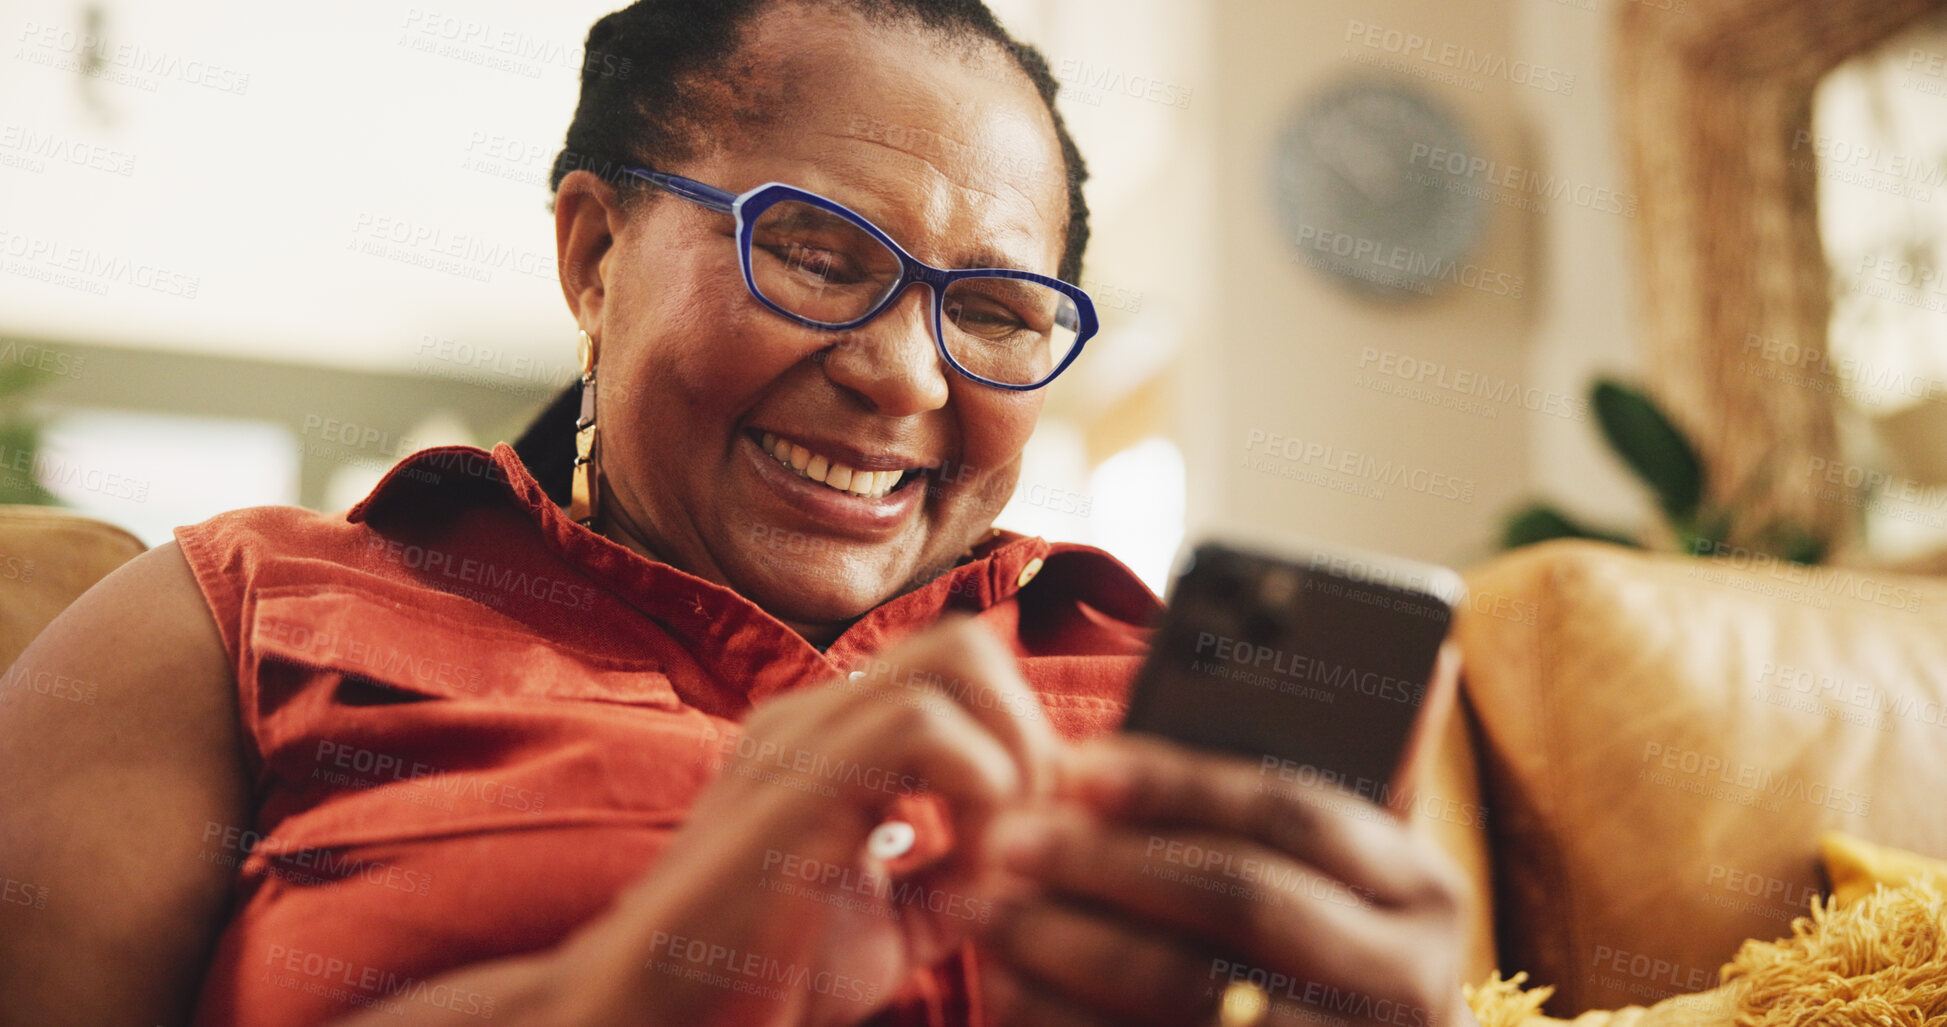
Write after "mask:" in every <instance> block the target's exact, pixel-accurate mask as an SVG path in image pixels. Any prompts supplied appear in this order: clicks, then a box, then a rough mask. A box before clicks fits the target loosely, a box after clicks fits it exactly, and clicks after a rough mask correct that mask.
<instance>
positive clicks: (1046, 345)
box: [623, 167, 1098, 391]
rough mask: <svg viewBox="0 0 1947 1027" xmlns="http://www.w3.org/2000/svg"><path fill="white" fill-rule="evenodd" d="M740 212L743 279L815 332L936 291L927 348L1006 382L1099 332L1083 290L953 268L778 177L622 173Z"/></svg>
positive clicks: (1044, 367)
mask: <svg viewBox="0 0 1947 1027" xmlns="http://www.w3.org/2000/svg"><path fill="white" fill-rule="evenodd" d="M623 170H625V171H627V172H628V173H630V174H632V175H634V176H636V177H637V178H640V179H642V180H644V181H646V182H648V183H649V184H650V185H653V186H655V187H656V188H658V189H661V190H663V191H665V192H668V193H673V194H675V195H677V196H681V197H682V198H684V199H686V200H689V201H690V202H692V203H697V204H701V205H703V206H705V207H708V208H710V209H711V210H717V211H722V212H724V213H726V214H730V215H732V216H734V217H735V218H736V219H737V252H738V259H739V261H740V263H741V264H742V265H743V271H744V285H745V287H746V288H748V289H749V290H750V294H751V295H752V296H753V297H755V298H756V299H757V301H758V302H759V303H762V304H764V305H765V306H767V307H769V308H771V309H772V310H774V311H776V312H777V313H779V314H781V315H783V316H784V317H787V318H789V319H791V320H793V321H796V322H797V323H799V324H802V325H808V326H810V327H813V328H822V329H825V330H828V331H845V330H848V329H852V328H857V327H859V326H860V325H863V324H865V323H866V322H868V321H871V320H872V319H873V318H875V317H878V316H879V315H880V314H882V313H884V312H885V311H886V309H887V308H888V307H891V306H892V305H893V303H894V302H895V301H896V300H898V298H899V297H900V296H901V295H902V294H903V293H904V292H905V291H906V289H907V287H909V286H911V285H913V284H915V283H918V284H921V285H925V286H926V287H927V291H928V292H930V293H932V295H933V345H934V347H935V348H936V349H938V350H939V353H940V359H942V360H944V361H946V363H947V365H948V366H949V367H952V368H953V369H954V370H955V371H957V372H959V373H960V374H963V375H965V376H967V377H968V378H971V379H973V380H974V381H977V382H980V383H981V384H983V385H992V386H994V387H996V388H1001V389H1014V390H1017V391H1026V390H1029V389H1038V388H1040V387H1042V386H1043V385H1046V384H1048V383H1049V382H1051V381H1053V380H1054V378H1055V376H1056V375H1058V374H1060V373H1061V372H1062V371H1064V370H1066V369H1067V367H1068V365H1069V364H1072V363H1074V362H1075V358H1076V357H1077V356H1080V355H1081V352H1082V345H1083V344H1084V343H1086V342H1087V341H1088V340H1089V338H1090V337H1091V336H1093V335H1094V334H1095V332H1096V329H1097V327H1098V323H1097V321H1096V317H1095V304H1094V302H1093V301H1091V300H1090V299H1089V298H1088V293H1085V292H1083V291H1082V290H1081V289H1080V288H1078V287H1076V286H1073V285H1070V284H1068V283H1067V282H1064V281H1062V280H1061V279H1059V278H1049V277H1047V276H1046V275H1037V274H1033V273H1030V272H1027V271H1015V270H1012V269H1010V268H976V269H971V270H952V269H948V268H940V267H934V266H933V265H931V264H927V263H924V262H923V261H920V260H919V259H917V258H915V257H914V256H913V255H912V254H909V253H907V252H906V251H905V250H904V249H903V248H901V247H900V245H899V244H898V243H896V242H893V241H892V237H891V236H888V235H887V234H886V233H884V232H882V231H880V230H879V227H878V226H877V225H874V224H873V223H872V222H870V221H867V220H866V219H865V218H864V217H862V216H860V215H859V214H858V213H856V212H854V211H852V210H851V209H849V208H847V207H846V206H844V205H843V204H840V203H836V202H834V201H832V200H828V199H826V198H825V197H823V196H820V195H818V194H817V193H813V192H807V191H805V190H803V189H799V188H797V187H796V186H789V185H785V184H783V183H781V182H770V183H766V184H764V185H760V186H758V187H757V188H755V189H752V190H750V191H749V192H746V193H743V194H742V195H736V194H732V193H730V192H726V191H725V190H722V189H718V188H717V187H715V186H711V185H705V184H703V183H702V182H698V181H696V180H695V179H690V178H684V177H682V176H680V175H671V174H667V173H665V172H661V171H653V170H651V169H649V168H638V167H630V168H625V169H623Z"/></svg>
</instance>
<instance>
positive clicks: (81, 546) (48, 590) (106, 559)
mask: <svg viewBox="0 0 1947 1027" xmlns="http://www.w3.org/2000/svg"><path fill="white" fill-rule="evenodd" d="M145 548H146V547H145V546H143V545H142V543H141V542H140V541H139V540H138V539H136V537H135V536H134V535H131V534H129V533H128V532H126V531H123V530H122V529H120V528H117V527H114V526H113V525H109V524H104V523H102V522H101V521H96V520H91V519H89V518H86V517H81V516H77V515H75V514H71V513H65V512H63V511H60V510H56V509H52V508H49V507H44V506H0V596H4V597H5V601H4V602H0V666H11V665H12V664H13V662H14V660H15V659H16V658H17V657H19V656H20V654H21V652H22V651H23V650H25V649H26V648H27V644H28V643H29V642H32V641H33V640H34V637H35V636H36V635H39V634H40V633H41V629H42V628H45V627H47V625H48V624H49V623H50V622H51V621H53V620H54V618H55V617H57V616H59V615H60V613H61V611H62V610H65V609H67V607H68V604H69V603H72V602H74V601H75V600H76V599H78V598H80V596H81V593H83V592H86V591H87V590H88V589H90V588H92V587H94V584H95V582H97V581H100V580H101V579H102V578H104V577H107V576H108V573H109V572H110V571H112V570H114V569H115V568H117V567H120V566H121V565H122V564H124V563H127V562H128V561H130V560H132V559H134V558H135V557H136V556H138V555H140V554H141V553H142V551H143V550H144V549H145Z"/></svg>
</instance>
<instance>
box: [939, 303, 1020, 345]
mask: <svg viewBox="0 0 1947 1027" xmlns="http://www.w3.org/2000/svg"><path fill="white" fill-rule="evenodd" d="M946 316H947V320H949V321H952V322H953V324H954V326H955V327H957V328H959V329H960V330H961V331H963V332H966V333H968V334H970V335H976V336H979V337H980V338H983V339H1000V338H1005V337H1006V336H1008V335H1012V334H1013V333H1015V332H1022V331H1026V330H1027V327H1028V326H1027V322H1025V321H1023V320H1022V319H1021V318H1020V317H1019V316H1018V315H1016V314H1015V313H1014V312H1013V311H1012V310H1009V309H1008V308H1007V307H1005V306H1003V305H1001V304H999V303H995V302H993V301H992V300H984V299H963V300H959V301H957V302H955V301H951V300H950V301H949V302H948V306H947V310H946Z"/></svg>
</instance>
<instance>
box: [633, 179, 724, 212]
mask: <svg viewBox="0 0 1947 1027" xmlns="http://www.w3.org/2000/svg"><path fill="white" fill-rule="evenodd" d="M626 170H627V171H628V172H629V174H632V175H634V176H636V177H637V178H640V179H643V180H645V181H647V182H648V183H649V184H650V185H653V186H655V187H656V188H658V189H661V190H663V191H665V192H671V193H675V194H676V195H678V196H681V197H682V198H683V199H686V200H688V201H690V202H691V203H700V204H702V205H703V206H705V207H708V208H710V209H711V210H720V211H723V212H724V213H726V214H728V213H730V208H731V206H732V205H733V204H735V203H736V202H737V194H736V193H732V192H725V191H724V190H722V189H718V188H717V187H716V186H713V185H704V184H703V183H702V182H699V181H697V180H696V179H694V178H684V177H683V176H681V175H672V174H669V173H667V172H663V171H652V170H650V169H649V168H628V169H626Z"/></svg>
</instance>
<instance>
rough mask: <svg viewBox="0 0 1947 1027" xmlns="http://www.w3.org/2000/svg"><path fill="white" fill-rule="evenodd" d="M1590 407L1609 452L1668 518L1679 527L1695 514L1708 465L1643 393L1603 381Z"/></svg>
mask: <svg viewBox="0 0 1947 1027" xmlns="http://www.w3.org/2000/svg"><path fill="white" fill-rule="evenodd" d="M1589 401H1590V405H1591V406H1593V407H1595V415H1596V421H1597V422H1598V423H1599V424H1600V425H1601V426H1602V434H1603V437H1604V438H1606V439H1608V440H1609V447H1610V448H1611V449H1614V450H1615V451H1616V455H1617V456H1620V457H1622V459H1623V462H1624V463H1627V464H1628V465H1629V468H1630V470H1632V471H1635V472H1636V476H1637V477H1638V478H1641V479H1642V480H1643V483H1644V484H1646V485H1648V486H1649V487H1650V491H1651V492H1654V493H1655V494H1656V502H1657V505H1658V506H1659V507H1661V508H1662V510H1663V513H1664V516H1666V517H1668V518H1670V520H1672V521H1674V522H1678V523H1682V522H1686V521H1688V520H1690V519H1691V518H1692V517H1694V516H1695V515H1696V513H1697V507H1698V504H1700V503H1701V502H1702V501H1703V496H1704V464H1703V460H1702V459H1701V458H1699V457H1698V456H1697V450H1696V448H1695V447H1693V446H1692V445H1691V444H1690V440H1689V439H1687V438H1685V437H1684V434H1683V432H1681V431H1679V430H1678V429H1677V426H1676V425H1674V424H1672V423H1670V419H1669V418H1668V417H1665V416H1664V414H1663V411H1662V410H1660V409H1658V408H1657V405H1656V403H1655V402H1654V401H1652V400H1651V399H1650V398H1649V396H1647V395H1645V394H1644V393H1643V392H1642V391H1641V390H1639V389H1636V388H1634V387H1632V386H1629V385H1625V384H1623V383H1622V382H1618V381H1615V380H1613V379H1607V378H1605V379H1601V380H1598V381H1597V382H1596V383H1595V387H1594V388H1593V389H1591V390H1590V396H1589Z"/></svg>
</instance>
